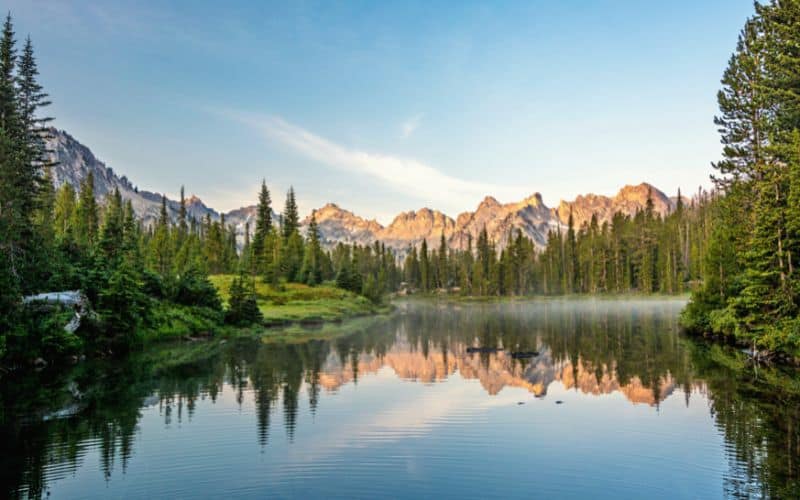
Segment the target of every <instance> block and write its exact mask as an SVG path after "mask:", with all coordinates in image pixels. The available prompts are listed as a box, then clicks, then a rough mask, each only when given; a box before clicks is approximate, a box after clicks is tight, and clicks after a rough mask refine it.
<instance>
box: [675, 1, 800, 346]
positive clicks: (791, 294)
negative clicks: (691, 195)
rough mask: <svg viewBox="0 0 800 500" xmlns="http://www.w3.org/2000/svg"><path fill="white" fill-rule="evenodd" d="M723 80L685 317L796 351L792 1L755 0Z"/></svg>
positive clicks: (799, 221) (798, 211)
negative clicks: (709, 200) (703, 236)
mask: <svg viewBox="0 0 800 500" xmlns="http://www.w3.org/2000/svg"><path fill="white" fill-rule="evenodd" d="M755 8H756V13H755V15H754V16H753V17H751V18H750V19H749V20H748V21H747V23H746V24H745V26H744V28H743V29H742V31H741V34H740V36H739V41H738V44H737V46H736V50H735V52H734V53H733V55H732V56H731V58H730V61H729V63H728V67H727V69H726V70H725V73H724V75H723V78H722V89H721V90H720V91H719V95H718V101H719V109H720V113H719V116H717V118H716V120H715V122H716V124H717V126H718V127H719V131H720V134H721V137H722V143H723V145H724V153H723V154H724V158H723V159H722V160H721V161H720V162H718V163H716V164H714V168H715V170H716V173H715V174H714V182H715V184H716V186H717V189H718V190H719V191H720V192H721V193H724V196H722V197H720V198H719V199H718V200H717V202H716V203H715V204H714V205H713V206H712V208H711V220H712V224H711V227H712V231H711V235H710V239H709V242H708V249H707V252H706V262H705V264H704V266H703V286H702V288H701V289H700V290H698V291H697V292H696V293H694V295H693V296H692V301H691V304H690V305H689V307H688V309H687V310H686V312H685V313H684V317H683V319H684V323H685V324H686V326H687V327H688V328H690V329H691V330H694V331H698V332H709V333H714V334H718V335H724V336H727V337H730V338H733V339H736V340H737V341H740V342H743V343H746V344H748V345H751V346H752V347H753V348H756V349H764V350H769V351H772V352H776V351H778V352H784V353H789V354H792V355H794V356H798V355H800V321H798V318H797V313H798V306H800V297H799V296H798V292H800V275H798V270H797V268H798V265H800V2H797V1H794V0H792V1H781V2H777V1H773V2H770V3H768V4H764V5H762V4H758V3H757V4H756V7H755Z"/></svg>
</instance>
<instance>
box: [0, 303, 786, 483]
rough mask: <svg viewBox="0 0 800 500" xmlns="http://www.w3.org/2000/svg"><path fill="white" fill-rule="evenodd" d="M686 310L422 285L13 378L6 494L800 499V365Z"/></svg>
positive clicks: (3, 466) (3, 428) (5, 392)
mask: <svg viewBox="0 0 800 500" xmlns="http://www.w3.org/2000/svg"><path fill="white" fill-rule="evenodd" d="M683 305H684V301H683V300H679V299H665V300H659V299H642V300H536V301H520V302H501V303H474V304H470V303H435V302H413V301H410V302H403V303H399V304H398V312H397V313H396V314H394V315H393V316H391V317H388V318H368V319H362V320H357V321H355V322H352V323H349V324H346V325H342V326H337V327H334V328H332V327H328V326H326V327H322V328H320V329H318V330H316V331H310V332H304V333H305V337H304V338H306V339H308V340H302V341H299V340H294V341H288V340H287V341H284V342H266V341H262V340H260V339H255V338H247V339H237V340H231V341H228V342H225V343H221V342H210V343H202V342H201V343H193V344H185V345H181V346H161V347H157V348H154V349H152V350H148V351H147V352H144V353H141V354H140V355H137V356H134V357H132V358H130V359H129V360H126V361H125V362H119V361H116V362H93V363H85V364H83V365H80V366H78V367H76V368H75V369H74V370H73V371H72V372H71V373H69V374H68V375H66V376H60V377H53V376H49V375H48V374H40V376H38V377H33V376H29V377H26V378H24V379H20V380H15V381H13V383H11V382H12V381H8V383H4V384H3V385H2V392H1V393H0V397H1V398H2V414H0V433H1V434H0V443H2V445H0V446H2V447H3V453H2V458H0V461H1V462H0V475H1V476H0V479H1V480H2V488H3V494H4V495H8V496H12V497H14V496H20V497H28V496H31V497H39V496H46V495H48V494H49V495H50V496H51V497H52V498H118V497H125V498H146V497H170V498H181V497H182V498H186V497H219V496H223V495H228V496H232V497H233V496H235V497H259V498H263V497H265V496H268V497H298V496H300V497H326V498H330V497H346V498H354V497H355V498H374V497H378V496H388V497H408V498H414V497H416V498H419V497H432V496H437V497H441V496H454V497H470V498H486V497H498V498H508V497H518V498H531V497H542V498H553V497H560V498H585V497H586V496H588V495H591V496H593V497H601V498H642V497H647V498H720V497H745V496H770V497H783V498H785V497H791V496H797V494H798V493H800V490H798V482H797V477H798V473H800V465H798V464H799V463H800V462H799V460H800V451H799V450H800V437H798V431H797V422H798V421H800V419H798V417H800V405H799V404H798V402H799V401H800V381H799V380H800V378H798V377H797V373H796V372H794V371H790V370H788V369H778V368H765V367H755V366H752V365H751V364H749V363H748V361H747V359H746V357H745V356H744V355H743V354H741V353H739V352H737V351H736V350H734V349H728V348H724V347H720V346H712V345H708V344H705V343H702V342H698V341H695V340H692V339H688V338H685V337H684V336H683V335H682V334H681V333H680V331H679V328H678V314H679V312H680V310H681V309H682V307H683ZM295 333H296V332H295ZM287 338H289V337H288V336H287ZM469 347H483V348H497V349H498V350H497V351H496V352H476V353H470V352H468V348H469ZM487 351H488V349H487ZM519 352H524V353H527V356H528V357H521V358H516V359H515V356H514V355H513V353H519Z"/></svg>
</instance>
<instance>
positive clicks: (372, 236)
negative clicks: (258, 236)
mask: <svg viewBox="0 0 800 500" xmlns="http://www.w3.org/2000/svg"><path fill="white" fill-rule="evenodd" d="M51 135H52V138H51V139H50V140H48V144H47V146H48V149H49V150H50V151H51V153H50V156H51V160H54V161H56V162H57V165H56V166H55V167H54V168H53V182H54V184H55V185H56V187H57V188H58V187H60V186H61V185H62V184H65V183H68V184H71V185H73V186H74V187H75V188H76V189H77V188H78V187H79V185H80V183H81V181H82V180H83V179H85V178H86V177H87V176H88V175H89V172H93V173H94V178H95V191H96V193H97V197H98V199H99V200H100V201H101V202H102V201H103V200H104V199H105V196H106V195H107V194H108V193H109V192H112V191H113V190H114V188H115V187H116V188H119V190H120V193H121V194H122V198H123V199H124V200H131V202H132V204H133V208H134V210H135V211H136V214H137V216H139V217H140V218H142V219H143V220H144V223H145V224H146V225H148V224H152V223H153V222H155V221H156V220H157V219H158V216H159V212H160V209H161V194H159V193H154V192H150V191H145V190H140V189H138V188H137V187H136V186H135V185H134V184H133V183H132V182H130V181H129V180H128V179H127V177H125V176H120V175H118V174H117V173H115V172H114V170H112V169H111V168H109V167H107V166H106V165H105V163H103V162H102V161H100V160H98V159H97V158H96V157H95V156H94V154H93V153H92V152H91V150H89V148H87V147H86V146H84V145H83V144H81V143H79V142H78V141H77V140H75V139H74V138H73V137H72V136H70V135H69V134H68V133H66V132H64V131H61V130H56V129H51ZM253 195H254V197H255V195H256V191H255V190H254V192H253ZM648 196H649V197H650V198H652V200H653V207H654V209H655V211H656V212H657V213H659V214H662V215H664V214H667V213H669V212H670V211H671V210H672V209H673V208H674V206H675V202H676V199H671V198H669V197H668V196H667V195H665V194H664V193H663V192H661V191H660V190H658V189H656V188H655V187H653V186H651V185H649V184H646V183H642V184H639V185H636V186H625V187H623V188H622V189H621V190H620V191H619V192H618V193H617V194H616V195H615V196H603V195H596V194H586V195H580V196H578V197H577V198H575V200H573V201H564V200H562V201H561V202H560V203H559V205H558V207H557V208H548V207H547V206H546V205H545V204H544V202H543V201H542V196H541V194H539V193H534V194H533V195H531V196H529V197H527V198H525V199H524V200H522V201H519V202H512V203H500V202H499V201H497V200H496V199H495V198H493V197H491V196H487V197H486V198H484V199H483V201H481V202H480V204H478V206H477V208H476V209H475V211H473V212H464V213H462V214H460V215H458V217H456V218H455V219H453V218H451V217H449V216H447V215H446V214H444V213H442V212H440V211H438V210H431V209H430V208H421V209H419V210H416V211H409V212H403V213H401V214H399V215H397V217H395V218H394V220H393V221H392V222H391V223H390V224H389V225H388V226H383V225H381V224H379V223H378V222H377V221H375V220H368V219H365V218H363V217H360V216H358V215H356V214H354V213H353V212H351V211H349V210H345V209H344V208H341V207H339V206H338V205H336V204H334V203H328V204H326V205H325V206H323V207H321V208H319V209H317V210H316V211H315V216H316V220H317V224H318V226H319V232H320V236H321V240H322V242H323V244H324V245H325V246H326V247H328V248H330V247H333V246H335V245H336V244H337V243H339V242H341V243H346V244H353V243H357V244H359V245H367V244H372V243H374V242H375V241H376V240H377V241H380V242H382V243H384V244H385V245H386V246H387V247H388V248H391V249H393V250H395V251H396V252H397V253H398V254H399V255H404V254H405V253H406V251H407V250H408V248H409V247H410V246H415V247H418V246H419V245H420V244H421V243H422V241H423V240H425V241H427V244H428V247H429V248H438V247H439V245H440V239H441V236H442V235H444V237H445V240H446V242H447V245H448V247H450V248H453V249H460V250H463V249H466V248H467V246H468V244H469V241H470V239H471V240H472V241H473V245H474V242H475V240H477V238H478V234H479V233H480V232H481V230H482V229H483V228H484V227H485V228H486V230H487V233H488V235H489V238H490V239H491V240H493V241H494V242H495V243H496V244H497V245H498V246H499V247H500V248H503V247H505V246H506V245H507V243H508V240H509V237H510V236H512V235H514V234H516V232H517V230H520V231H522V233H523V234H524V235H525V236H527V237H528V238H530V239H531V240H532V241H533V242H534V244H535V245H536V246H537V247H538V248H540V249H541V248H543V247H544V246H545V245H546V244H547V235H548V233H549V232H550V231H552V230H564V229H565V228H566V224H567V222H568V220H569V215H570V213H572V216H573V221H574V225H575V228H580V227H581V225H583V224H588V223H589V221H590V220H591V218H592V214H596V215H597V218H598V222H599V223H600V224H602V223H603V222H607V221H610V220H611V218H612V217H613V215H614V214H615V213H616V212H622V213H623V214H626V215H634V214H635V213H636V212H637V211H639V210H643V209H644V208H645V207H646V205H647V199H648ZM186 201H187V212H188V214H189V216H190V217H194V218H196V219H197V220H198V221H199V220H201V219H203V218H204V217H206V216H209V217H211V219H212V220H219V219H220V217H221V216H223V215H224V217H225V222H226V224H228V225H233V226H234V227H235V228H236V233H237V235H238V237H239V242H240V243H241V242H242V241H243V240H244V232H245V228H246V225H247V223H249V225H250V231H251V233H252V232H253V231H254V229H255V218H256V206H255V205H249V206H245V207H242V208H239V209H236V210H231V211H230V212H227V213H224V214H221V213H219V212H217V211H216V210H214V209H212V208H210V207H208V206H206V205H205V203H203V201H202V200H200V199H199V198H197V197H196V196H190V197H188V198H187V200H186ZM179 209H180V203H179V202H178V201H177V200H169V199H168V201H167V210H168V212H169V215H170V217H171V218H172V219H173V220H176V219H177V217H178V212H179ZM272 220H273V223H274V224H275V225H276V226H277V225H278V223H279V222H278V221H279V216H278V214H276V213H275V212H273V216H272ZM309 222H310V215H309V216H307V217H306V218H305V219H304V220H303V222H302V226H303V228H307V227H308V224H309Z"/></svg>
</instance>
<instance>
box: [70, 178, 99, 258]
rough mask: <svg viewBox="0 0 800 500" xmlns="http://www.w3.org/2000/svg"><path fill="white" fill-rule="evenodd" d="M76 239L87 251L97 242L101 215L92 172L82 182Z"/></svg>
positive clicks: (76, 214) (76, 210)
mask: <svg viewBox="0 0 800 500" xmlns="http://www.w3.org/2000/svg"><path fill="white" fill-rule="evenodd" d="M75 217H76V221H75V233H76V234H75V237H76V239H77V242H78V244H79V245H80V246H81V247H82V248H83V249H85V250H88V249H90V248H92V247H93V246H94V244H95V242H96V241H97V227H98V220H99V213H98V208H97V200H96V199H95V194H94V173H92V172H91V171H90V172H89V174H88V175H87V176H86V177H85V178H84V179H83V180H82V181H81V188H80V193H79V195H78V205H77V207H76V209H75Z"/></svg>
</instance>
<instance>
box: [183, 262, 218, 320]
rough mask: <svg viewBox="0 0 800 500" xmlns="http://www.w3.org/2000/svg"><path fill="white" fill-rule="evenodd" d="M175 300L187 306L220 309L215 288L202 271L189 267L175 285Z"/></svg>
mask: <svg viewBox="0 0 800 500" xmlns="http://www.w3.org/2000/svg"><path fill="white" fill-rule="evenodd" d="M175 302H176V303H178V304H183V305H187V306H198V307H207V308H209V309H214V310H217V311H221V310H222V301H220V299H219V294H218V293H217V289H216V288H215V287H214V285H213V284H212V283H211V281H210V280H209V279H208V276H206V275H205V274H204V273H202V272H200V271H197V270H195V269H191V270H189V271H187V272H185V273H184V274H183V275H182V276H181V277H180V278H179V279H178V282H177V284H176V287H175Z"/></svg>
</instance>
